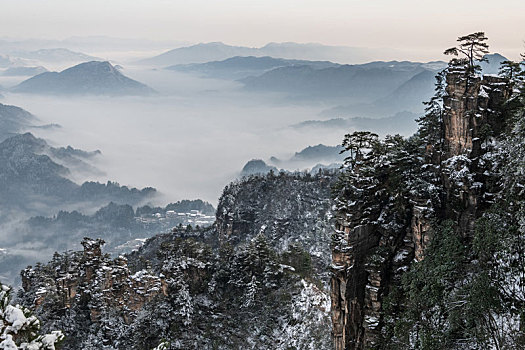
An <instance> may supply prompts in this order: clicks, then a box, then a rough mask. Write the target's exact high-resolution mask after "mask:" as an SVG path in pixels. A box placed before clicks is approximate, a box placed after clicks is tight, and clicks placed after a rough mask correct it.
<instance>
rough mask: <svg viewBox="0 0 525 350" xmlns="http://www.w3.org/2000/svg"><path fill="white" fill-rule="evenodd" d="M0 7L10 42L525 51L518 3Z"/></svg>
mask: <svg viewBox="0 0 525 350" xmlns="http://www.w3.org/2000/svg"><path fill="white" fill-rule="evenodd" d="M0 8H1V11H0V33H1V35H2V36H5V37H12V38H41V39H65V38H67V37H70V36H91V35H105V36H112V37H123V38H147V39H156V40H174V41H187V42H191V43H196V42H209V41H222V42H225V43H228V44H234V45H243V46H262V45H264V44H266V43H268V42H286V41H294V42H303V43H304V42H317V43H322V44H328V45H345V46H358V47H379V48H395V49H398V50H406V51H407V52H414V51H415V52H420V53H421V57H422V58H423V57H425V58H426V57H428V55H429V53H432V54H434V53H440V52H441V51H442V50H443V49H444V48H448V47H450V46H453V45H454V43H455V39H456V38H457V37H458V36H460V35H463V34H468V33H471V32H474V31H485V32H486V34H487V36H488V37H489V39H490V44H491V49H492V51H493V52H501V53H503V54H506V55H507V56H510V58H511V59H517V58H518V54H519V53H520V52H524V51H525V47H524V40H525V1H523V0H501V1H493V0H490V1H487V0H476V1H473V0H456V1H451V0H440V1H427V0H396V1H394V0H366V1H363V0H359V1H358V0H264V1H255V0H221V1H218V0H191V1H188V0H184V1H179V0H87V1H86V0H74V1H71V0H46V1H42V0H0ZM411 56H413V55H411Z"/></svg>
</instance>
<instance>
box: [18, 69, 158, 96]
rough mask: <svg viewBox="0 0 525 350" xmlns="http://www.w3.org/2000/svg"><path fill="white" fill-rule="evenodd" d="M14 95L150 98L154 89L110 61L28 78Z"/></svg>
mask: <svg viewBox="0 0 525 350" xmlns="http://www.w3.org/2000/svg"><path fill="white" fill-rule="evenodd" d="M13 91H14V92H24V93H37V94H55V95H110V96H115V95H121V96H122V95H148V94H151V93H153V92H154V90H153V89H151V88H150V87H148V86H146V85H144V84H142V83H140V82H138V81H135V80H133V79H130V78H128V77H126V76H125V75H124V74H122V73H121V72H120V71H119V70H118V69H116V68H115V67H114V66H113V65H112V64H111V63H110V62H108V61H89V62H84V63H80V64H77V65H76V66H73V67H70V68H68V69H66V70H63V71H62V72H59V73H57V72H46V73H42V74H39V75H36V76H34V77H32V78H30V79H27V80H25V81H23V82H22V83H20V84H19V85H17V86H15V87H14V88H13Z"/></svg>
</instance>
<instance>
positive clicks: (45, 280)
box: [19, 173, 335, 350]
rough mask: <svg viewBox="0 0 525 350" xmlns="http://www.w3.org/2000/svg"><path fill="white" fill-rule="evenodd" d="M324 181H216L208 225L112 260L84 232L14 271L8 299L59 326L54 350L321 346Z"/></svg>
mask: <svg viewBox="0 0 525 350" xmlns="http://www.w3.org/2000/svg"><path fill="white" fill-rule="evenodd" d="M334 180H335V175H334V174H333V173H325V174H319V175H317V176H315V177H313V176H312V177H311V176H305V175H302V174H295V175H285V174H280V175H278V176H275V175H268V176H262V177H261V176H256V177H250V178H246V179H245V180H243V181H240V182H236V183H233V184H231V185H229V186H228V187H226V188H225V190H224V192H223V195H222V196H221V199H220V201H219V207H218V211H217V225H216V226H214V227H211V228H208V229H195V228H191V227H188V228H176V229H174V230H172V231H171V232H170V233H168V234H163V235H158V236H156V237H153V238H151V239H149V240H147V241H146V243H145V244H144V246H143V247H142V248H140V249H139V250H138V251H135V252H133V253H131V254H129V255H127V256H122V257H118V258H116V259H114V260H112V259H110V258H109V257H107V256H104V255H103V254H101V247H102V244H103V241H101V240H92V239H87V238H86V239H84V240H83V242H82V245H83V246H84V251H83V252H66V253H63V254H56V255H55V256H54V258H53V260H52V261H51V262H50V263H48V264H46V265H39V266H35V267H29V268H27V269H26V270H24V272H23V288H24V292H23V293H22V294H21V295H20V298H19V302H23V303H24V305H26V306H31V307H34V308H36V315H37V316H38V317H39V318H40V319H41V320H42V321H43V325H44V327H43V331H44V332H47V329H51V328H53V329H54V328H60V329H64V334H65V335H66V338H65V342H64V347H63V348H64V349H65V350H67V349H79V348H82V349H95V348H102V347H108V346H111V347H113V348H118V349H135V348H137V349H138V348H152V347H154V346H156V345H158V344H161V343H162V342H165V345H168V344H169V345H168V346H169V348H170V349H195V348H213V347H218V348H221V349H238V348H242V347H245V346H246V345H247V344H249V345H250V346H251V347H257V348H261V349H282V350H284V349H289V348H290V347H292V348H300V349H312V350H313V349H323V350H324V349H330V348H331V345H330V329H329V314H328V298H327V295H328V294H327V293H328V292H327V288H328V285H327V282H328V275H327V273H326V271H327V266H328V263H329V249H328V248H329V245H328V244H327V243H328V241H329V232H330V226H329V220H330V218H331V216H330V200H329V193H330V184H332V183H333V181H334ZM303 197H304V198H305V199H306V201H302V200H299V199H300V198H303ZM290 198H296V199H297V200H294V201H290ZM64 309H66V310H68V312H66V313H64V312H63V311H62V310H64ZM276 310H279V312H278V314H277V313H276Z"/></svg>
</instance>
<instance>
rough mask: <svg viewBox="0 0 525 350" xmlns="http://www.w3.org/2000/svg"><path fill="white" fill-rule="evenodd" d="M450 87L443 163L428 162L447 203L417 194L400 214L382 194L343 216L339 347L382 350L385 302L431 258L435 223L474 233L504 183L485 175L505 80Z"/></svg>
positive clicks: (335, 253) (460, 77)
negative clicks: (406, 275) (412, 269)
mask: <svg viewBox="0 0 525 350" xmlns="http://www.w3.org/2000/svg"><path fill="white" fill-rule="evenodd" d="M446 83H447V87H446V94H445V96H444V98H443V114H442V115H443V130H442V134H443V135H444V140H443V141H444V142H443V145H442V146H443V152H442V154H440V156H439V157H438V158H436V157H427V158H428V160H427V162H429V163H428V164H426V165H428V166H432V167H434V168H435V169H436V171H435V172H436V177H437V183H436V184H435V185H432V186H437V187H439V191H441V194H440V196H441V200H440V201H439V203H445V204H444V205H441V204H436V203H434V202H433V201H432V200H431V199H430V198H427V196H422V195H418V194H414V193H413V192H416V191H411V192H412V193H410V195H409V197H410V198H407V200H406V202H405V205H406V207H403V208H401V210H400V209H399V208H397V209H396V210H397V213H398V214H395V215H394V214H393V213H392V211H391V210H390V208H389V205H393V203H392V202H393V199H392V197H390V198H389V197H388V196H387V197H382V196H381V195H380V194H379V192H378V193H375V194H374V195H373V196H370V197H368V198H372V200H373V202H367V201H366V200H363V199H359V198H357V199H356V198H352V199H351V200H347V203H345V204H344V208H345V209H344V210H340V211H338V212H337V214H336V223H335V232H334V240H333V245H332V267H331V271H332V278H331V300H332V326H333V327H332V335H333V339H334V345H335V349H336V350H364V349H373V348H375V347H376V346H378V344H379V343H378V342H379V339H380V337H381V329H382V327H383V324H384V320H383V309H382V307H383V300H384V297H385V296H386V295H387V294H388V292H389V290H390V286H392V285H393V284H397V283H398V282H399V281H400V278H401V275H402V274H403V272H404V271H406V270H407V269H408V266H409V265H410V263H411V261H412V260H413V259H417V260H421V259H424V255H425V248H426V247H427V246H428V244H429V242H430V241H431V238H432V232H431V222H432V219H436V218H440V219H444V218H448V219H453V220H455V221H456V222H457V223H458V226H459V228H460V232H462V233H463V234H467V233H468V232H471V231H472V228H473V225H474V220H475V219H476V218H477V217H479V215H480V213H481V212H482V211H483V210H484V209H485V208H486V207H487V205H488V204H489V203H490V200H491V198H492V197H493V195H494V193H495V192H497V185H496V184H494V183H493V181H491V178H490V176H489V175H488V173H487V172H486V171H485V169H487V168H488V167H490V162H491V159H489V157H487V156H486V155H487V154H489V150H490V149H491V147H493V138H494V137H497V135H499V134H500V133H501V132H502V130H503V129H504V127H505V120H503V119H502V117H501V114H500V113H499V110H500V109H501V104H502V103H503V102H504V101H505V100H507V99H508V98H509V96H510V93H511V89H510V87H509V85H508V84H507V82H506V81H505V80H504V79H502V78H498V77H494V76H485V77H483V78H481V77H476V78H472V77H471V78H467V77H466V76H465V75H464V74H459V73H454V74H449V75H448V76H447V77H446ZM429 149H430V148H429V147H427V152H428V150H429ZM436 159H437V161H436ZM432 162H434V163H433V164H432ZM357 163H359V162H357ZM381 166H386V167H388V166H389V165H388V163H387V164H386V165H384V164H382V165H381ZM394 171H397V169H394ZM354 174H357V175H355V176H358V177H359V176H362V177H366V176H367V175H362V174H361V175H359V169H357V170H356V171H354ZM363 181H367V180H363ZM378 181H381V180H380V179H379V180H378ZM348 187H352V188H353V191H358V192H359V193H361V194H362V193H365V192H366V191H367V190H368V189H369V188H372V187H371V186H368V187H367V186H362V187H359V185H358V184H357V185H355V186H354V185H352V186H348ZM363 198H364V196H363ZM369 201H370V199H369ZM399 213H401V214H399ZM388 215H391V216H390V217H389V216H388ZM381 222H383V223H384V222H387V224H381Z"/></svg>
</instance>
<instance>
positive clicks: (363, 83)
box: [240, 61, 444, 113]
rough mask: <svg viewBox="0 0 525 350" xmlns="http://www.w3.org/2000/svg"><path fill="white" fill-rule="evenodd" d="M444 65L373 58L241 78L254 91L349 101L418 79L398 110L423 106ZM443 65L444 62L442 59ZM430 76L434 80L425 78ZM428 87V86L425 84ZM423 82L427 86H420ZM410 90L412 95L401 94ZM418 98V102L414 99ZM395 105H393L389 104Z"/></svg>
mask: <svg viewBox="0 0 525 350" xmlns="http://www.w3.org/2000/svg"><path fill="white" fill-rule="evenodd" d="M439 67H441V65H439V64H438V63H436V62H432V63H419V62H397V61H390V62H371V63H367V64H362V65H339V66H335V67H328V68H322V69H314V68H312V67H310V66H288V67H280V68H276V69H273V70H271V71H269V72H266V73H264V74H262V75H260V76H257V77H248V78H244V79H241V80H240V81H241V82H242V83H243V84H244V85H245V89H246V90H248V91H254V92H280V93H284V94H285V96H287V98H293V99H296V100H301V101H302V100H308V101H328V102H332V103H337V104H342V105H350V104H356V103H359V104H364V103H376V101H381V99H385V98H387V97H389V96H390V95H392V94H394V93H395V92H396V90H398V89H400V88H402V87H403V85H404V84H408V82H409V81H410V80H411V79H415V81H414V84H415V85H418V89H412V88H410V86H407V88H406V89H402V90H400V91H399V93H398V95H399V96H395V98H396V100H395V101H394V102H396V103H397V102H398V100H399V101H402V102H404V103H405V104H402V105H401V106H400V107H399V108H398V110H393V111H391V112H390V113H392V112H394V113H395V112H398V111H401V110H410V109H411V108H412V107H413V106H412V105H410V106H408V105H406V103H407V102H408V103H410V104H416V106H417V107H419V106H420V104H421V101H424V100H425V99H426V97H427V95H428V91H429V90H430V91H432V89H433V86H434V85H433V78H432V77H433V75H435V73H436V71H437V70H438V69H439ZM443 67H444V63H443ZM418 75H421V76H420V77H421V80H422V81H423V82H422V84H417V82H418V81H419V80H418V78H415V77H417V76H418ZM428 76H430V77H431V79H432V80H431V81H429V79H426V78H427V77H428ZM425 84H427V85H428V88H426V85H425ZM419 85H424V87H425V88H423V89H422V88H420V87H419ZM403 94H408V95H409V96H402V95H403ZM414 101H417V102H414ZM390 107H391V108H392V106H390Z"/></svg>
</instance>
